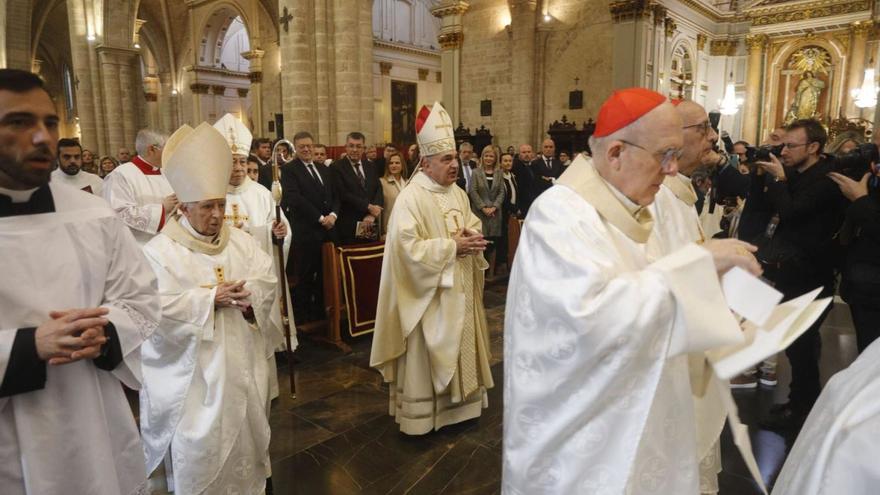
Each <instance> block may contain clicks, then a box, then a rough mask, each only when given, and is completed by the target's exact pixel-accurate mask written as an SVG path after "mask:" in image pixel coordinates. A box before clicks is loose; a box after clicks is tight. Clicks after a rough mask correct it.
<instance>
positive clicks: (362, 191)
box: [330, 158, 385, 244]
mask: <svg viewBox="0 0 880 495" xmlns="http://www.w3.org/2000/svg"><path fill="white" fill-rule="evenodd" d="M361 166H362V167H363V169H364V179H365V181H364V184H365V187H361V183H360V180H358V177H357V174H355V172H354V168H353V167H352V165H351V161H350V160H349V159H348V158H341V159H339V160H336V161H335V162H333V164H332V165H330V170H332V171H333V176H334V184H335V187H336V191H337V193H338V194H339V199H340V201H341V203H342V211H341V212H340V214H339V222H338V223H337V224H336V228H337V230H338V231H339V240H340V242H342V243H343V244H353V243H355V242H358V240H357V239H356V238H355V236H354V233H355V229H356V228H357V223H358V222H360V221H361V220H363V219H364V217H365V216H367V214H368V213H369V211H368V210H367V206H368V205H371V204H373V205H377V206H383V205H384V204H385V202H384V200H383V197H382V184H381V183H380V182H379V174H378V173H376V169H375V168H374V167H373V165H372V164H371V163H369V162H367V161H366V160H361ZM377 222H381V217H380V218H378V219H377Z"/></svg>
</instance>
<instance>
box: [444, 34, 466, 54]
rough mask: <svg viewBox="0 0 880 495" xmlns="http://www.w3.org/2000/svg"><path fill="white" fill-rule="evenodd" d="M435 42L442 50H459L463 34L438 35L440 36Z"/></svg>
mask: <svg viewBox="0 0 880 495" xmlns="http://www.w3.org/2000/svg"><path fill="white" fill-rule="evenodd" d="M437 42H438V43H440V47H441V48H443V49H444V50H450V49H455V48H461V44H462V42H464V33H462V32H460V31H453V32H449V33H440V36H437Z"/></svg>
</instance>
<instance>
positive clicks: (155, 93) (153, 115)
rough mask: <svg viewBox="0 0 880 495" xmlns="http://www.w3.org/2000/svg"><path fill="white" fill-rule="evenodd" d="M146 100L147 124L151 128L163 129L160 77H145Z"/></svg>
mask: <svg viewBox="0 0 880 495" xmlns="http://www.w3.org/2000/svg"><path fill="white" fill-rule="evenodd" d="M144 101H146V104H147V122H146V124H147V126H148V127H149V128H150V129H161V116H160V113H159V78H158V77H153V76H147V77H145V78H144Z"/></svg>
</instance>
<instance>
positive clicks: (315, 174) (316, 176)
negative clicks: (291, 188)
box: [306, 163, 324, 186]
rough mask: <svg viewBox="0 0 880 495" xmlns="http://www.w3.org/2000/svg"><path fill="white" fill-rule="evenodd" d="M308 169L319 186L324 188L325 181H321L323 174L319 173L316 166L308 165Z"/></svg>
mask: <svg viewBox="0 0 880 495" xmlns="http://www.w3.org/2000/svg"><path fill="white" fill-rule="evenodd" d="M306 168H307V169H308V171H309V174H311V176H312V179H314V180H315V182H317V183H318V184H319V185H321V186H323V185H324V181H322V180H321V174H319V173H318V171H317V170H315V166H314V165H313V164H311V163H307V164H306Z"/></svg>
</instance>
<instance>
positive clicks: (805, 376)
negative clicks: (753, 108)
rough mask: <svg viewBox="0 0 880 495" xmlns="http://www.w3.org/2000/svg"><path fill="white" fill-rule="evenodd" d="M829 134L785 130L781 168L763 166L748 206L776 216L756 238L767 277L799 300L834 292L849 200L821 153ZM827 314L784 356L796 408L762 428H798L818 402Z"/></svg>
mask: <svg viewBox="0 0 880 495" xmlns="http://www.w3.org/2000/svg"><path fill="white" fill-rule="evenodd" d="M826 141H827V134H826V133H825V129H824V128H823V127H822V124H820V123H819V122H818V121H817V120H814V119H803V120H796V121H794V122H793V123H792V124H790V125H789V126H787V127H786V134H785V138H784V141H783V143H782V149H781V161H780V159H779V158H777V156H776V155H775V154H772V153H771V154H770V156H769V160H765V161H757V162H756V165H757V166H758V168H757V169H756V171H755V176H754V177H753V181H752V188H751V192H750V196H749V200H748V201H749V203H751V202H756V203H762V204H763V205H766V206H767V207H768V211H769V212H771V218H770V221H769V222H768V224H767V227H766V229H765V233H764V235H763V236H759V238H758V239H756V242H757V244H758V247H759V248H758V253H757V255H756V256H757V258H758V261H760V262H761V264H762V265H763V267H764V276H765V277H767V278H768V279H770V280H771V281H772V282H773V283H774V284H775V286H776V288H777V289H778V290H780V291H781V292H782V293H783V294H784V295H785V299H786V300H788V299H792V298H794V297H796V296H799V295H801V294H803V293H805V292H808V291H810V290H813V289H815V288H816V287H820V286H821V287H822V288H823V290H822V295H821V297H827V296H831V295H832V294H833V291H834V271H833V253H834V251H833V247H834V237H835V234H836V233H837V231H838V229H839V228H840V224H841V220H842V213H843V207H844V203H843V197H842V196H841V193H840V190H839V189H838V187H837V184H835V183H834V181H833V180H831V179H830V178H829V177H828V174H829V173H831V172H833V171H834V167H835V161H834V160H833V158H831V157H828V156H827V155H824V154H823V153H822V150H823V147H824V146H825V143H826ZM827 314H828V310H826V311H825V313H824V314H823V315H822V316H821V317H820V318H819V319H818V320H817V321H816V322H815V323H814V324H813V326H811V327H810V328H809V329H808V330H807V331H806V332H805V333H804V334H803V335H801V336H800V337H799V338H798V339H797V340H796V341H795V342H794V343H793V344H792V345H791V346H789V348H788V349H787V350H786V351H785V353H786V356H788V359H789V361H790V362H791V374H792V377H791V386H790V393H789V401H788V402H787V403H785V404H778V405H776V406H774V407H773V408H772V409H771V410H770V415H769V416H768V417H767V418H765V419H764V420H762V421H761V425H762V426H764V427H765V428H768V429H777V430H781V429H787V428H794V429H798V428H799V427H800V425H801V424H803V421H804V419H806V416H807V414H808V413H809V411H810V409H811V408H812V406H813V403H815V401H816V398H817V397H818V396H819V392H820V385H819V349H820V345H821V340H820V336H819V327H820V326H821V324H822V321H823V320H824V319H825V316H827Z"/></svg>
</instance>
